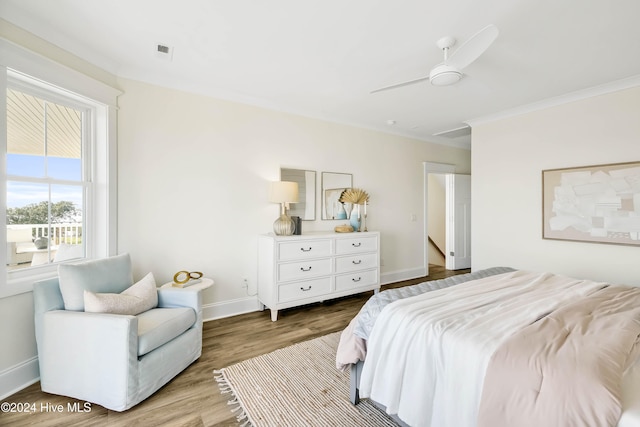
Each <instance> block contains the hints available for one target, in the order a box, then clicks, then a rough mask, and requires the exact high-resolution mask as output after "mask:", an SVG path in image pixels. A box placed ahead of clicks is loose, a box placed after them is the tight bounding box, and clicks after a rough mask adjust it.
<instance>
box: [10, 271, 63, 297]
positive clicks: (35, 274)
mask: <svg viewBox="0 0 640 427" xmlns="http://www.w3.org/2000/svg"><path fill="white" fill-rule="evenodd" d="M57 275H58V266H57V265H47V266H43V267H37V268H33V269H29V270H26V271H15V272H11V273H9V274H8V276H9V277H8V280H7V284H6V286H0V298H7V297H11V296H14V295H19V294H24V293H27V292H32V291H33V282H36V281H38V280H44V279H50V278H52V277H56V276H57Z"/></svg>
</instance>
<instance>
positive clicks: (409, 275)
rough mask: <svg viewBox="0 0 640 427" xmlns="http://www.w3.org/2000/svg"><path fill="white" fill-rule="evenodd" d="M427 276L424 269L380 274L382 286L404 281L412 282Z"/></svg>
mask: <svg viewBox="0 0 640 427" xmlns="http://www.w3.org/2000/svg"><path fill="white" fill-rule="evenodd" d="M426 275H427V270H426V269H425V268H424V267H420V268H411V269H407V270H396V271H388V272H385V273H382V274H380V284H381V285H387V284H389V283H395V282H402V281H403V280H411V279H415V278H417V277H424V276H426Z"/></svg>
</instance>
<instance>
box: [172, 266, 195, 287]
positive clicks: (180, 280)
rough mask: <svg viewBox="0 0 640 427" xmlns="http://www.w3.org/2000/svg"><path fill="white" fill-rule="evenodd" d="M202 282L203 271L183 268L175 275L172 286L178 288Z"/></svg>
mask: <svg viewBox="0 0 640 427" xmlns="http://www.w3.org/2000/svg"><path fill="white" fill-rule="evenodd" d="M200 282H202V273H201V272H199V271H191V272H189V271H186V270H181V271H178V272H177V273H176V274H174V275H173V283H172V284H171V286H174V287H176V288H186V287H187V286H191V285H195V284H196V283H200Z"/></svg>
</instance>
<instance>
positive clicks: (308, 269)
mask: <svg viewBox="0 0 640 427" xmlns="http://www.w3.org/2000/svg"><path fill="white" fill-rule="evenodd" d="M300 270H302V271H311V266H309V268H304V267H300Z"/></svg>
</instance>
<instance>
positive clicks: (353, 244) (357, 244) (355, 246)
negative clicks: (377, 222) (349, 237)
mask: <svg viewBox="0 0 640 427" xmlns="http://www.w3.org/2000/svg"><path fill="white" fill-rule="evenodd" d="M361 245H362V243H360V242H358V243H352V244H351V246H353V247H354V248H359V247H360V246H361Z"/></svg>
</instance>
